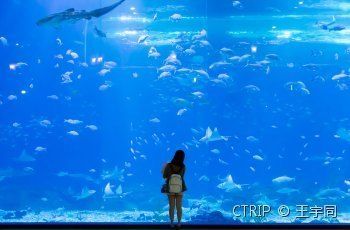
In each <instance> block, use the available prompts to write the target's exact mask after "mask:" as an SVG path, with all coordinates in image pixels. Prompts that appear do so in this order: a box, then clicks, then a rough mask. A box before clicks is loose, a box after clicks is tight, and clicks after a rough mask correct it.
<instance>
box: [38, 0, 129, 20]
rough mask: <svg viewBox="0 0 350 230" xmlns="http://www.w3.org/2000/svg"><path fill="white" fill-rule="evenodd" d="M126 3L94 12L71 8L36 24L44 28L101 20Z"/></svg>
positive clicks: (121, 0) (123, 0) (121, 1)
mask: <svg viewBox="0 0 350 230" xmlns="http://www.w3.org/2000/svg"><path fill="white" fill-rule="evenodd" d="M125 1H126V0H120V1H118V2H116V3H114V4H113V5H110V6H107V7H103V8H99V9H96V10H92V11H86V10H80V11H76V10H75V9H74V8H70V9H67V10H65V11H63V12H60V13H55V14H51V15H49V16H47V17H44V18H42V19H40V20H39V21H37V23H36V24H37V25H38V26H43V25H54V26H57V25H59V24H61V23H63V22H73V23H75V22H77V21H79V20H82V19H86V20H91V19H92V18H99V17H101V16H103V15H106V14H108V13H109V12H111V11H113V10H114V9H115V8H117V7H118V6H120V5H121V4H122V3H123V2H125Z"/></svg>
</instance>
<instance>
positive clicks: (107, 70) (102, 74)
mask: <svg viewBox="0 0 350 230" xmlns="http://www.w3.org/2000/svg"><path fill="white" fill-rule="evenodd" d="M110 72H111V70H110V69H102V70H100V72H98V75H100V76H101V77H104V76H105V75H106V74H107V73H110Z"/></svg>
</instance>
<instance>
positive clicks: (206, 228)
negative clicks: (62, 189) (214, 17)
mask: <svg viewBox="0 0 350 230" xmlns="http://www.w3.org/2000/svg"><path fill="white" fill-rule="evenodd" d="M0 229H11V230H15V229H16V230H17V229H18V230H19V229H40V230H51V229H67V230H74V229H89V230H98V229H104V230H107V229H115V230H141V229H147V230H157V229H171V228H170V227H169V226H168V225H105V224H73V225H72V224H69V225H68V224H67V225H61V224H60V225H57V224H50V225H36V224H35V225H26V224H25V225H8V224H6V225H2V224H0ZM181 229H188V230H191V229H196V230H213V229H217V230H221V229H222V230H224V229H225V230H229V229H234V230H240V229H251V230H268V229H303V230H307V229H350V225H311V224H303V225H230V226H229V225H221V226H220V225H183V226H182V227H181Z"/></svg>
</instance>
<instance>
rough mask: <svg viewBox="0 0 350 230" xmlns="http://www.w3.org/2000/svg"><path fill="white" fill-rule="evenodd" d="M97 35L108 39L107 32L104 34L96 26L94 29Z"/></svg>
mask: <svg viewBox="0 0 350 230" xmlns="http://www.w3.org/2000/svg"><path fill="white" fill-rule="evenodd" d="M94 31H95V34H97V36H99V37H100V38H106V37H107V34H106V33H105V32H103V31H102V30H99V29H98V28H97V26H95V28H94Z"/></svg>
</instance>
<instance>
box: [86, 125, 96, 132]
mask: <svg viewBox="0 0 350 230" xmlns="http://www.w3.org/2000/svg"><path fill="white" fill-rule="evenodd" d="M85 128H87V129H90V130H91V131H97V130H98V127H97V126H96V125H87V126H85Z"/></svg>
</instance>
